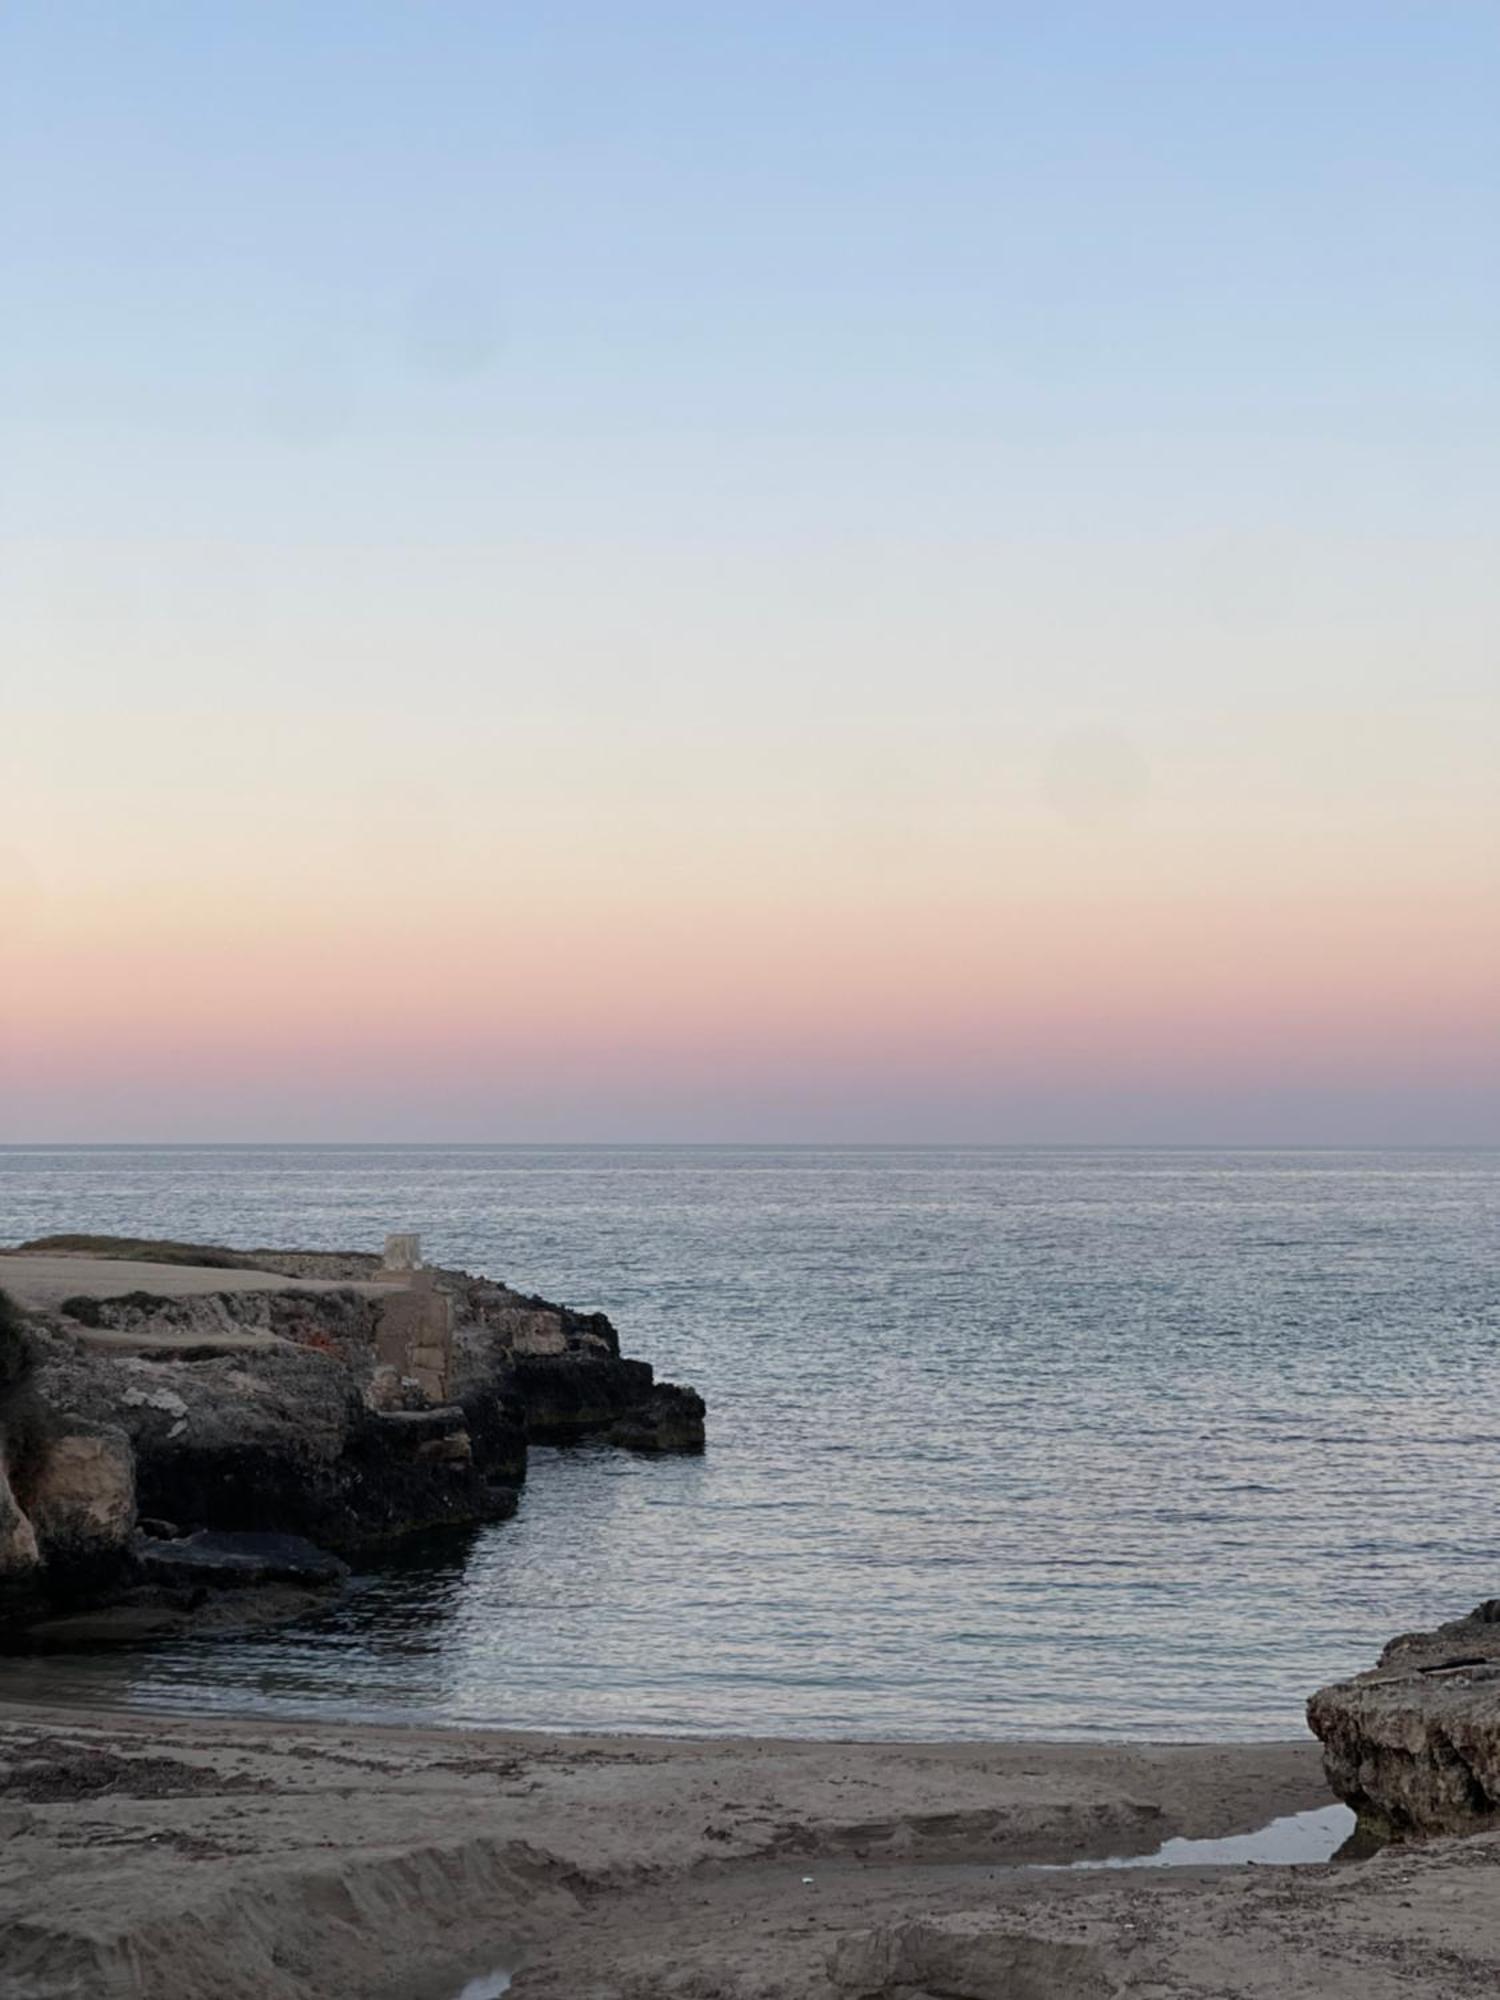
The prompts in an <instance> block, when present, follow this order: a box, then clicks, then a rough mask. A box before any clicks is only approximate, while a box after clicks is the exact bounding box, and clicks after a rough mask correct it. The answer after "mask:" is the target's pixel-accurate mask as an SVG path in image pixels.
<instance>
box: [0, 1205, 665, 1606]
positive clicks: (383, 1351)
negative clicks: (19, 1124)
mask: <svg viewBox="0 0 1500 2000" xmlns="http://www.w3.org/2000/svg"><path fill="white" fill-rule="evenodd" d="M0 1285H3V1286H4V1287H5V1288H6V1291H7V1292H9V1293H10V1294H12V1295H13V1296H11V1297H10V1298H6V1297H5V1295H4V1293H0V1300H3V1310H0V1646H5V1645H12V1646H14V1645H17V1644H47V1643H53V1644H65V1643H71V1642H73V1641H75V1640H77V1639H78V1638H79V1637H80V1636H83V1637H95V1636H98V1637H103V1636H108V1633H109V1631H110V1630H112V1629H114V1628H115V1627H118V1629H119V1630H120V1631H122V1632H126V1633H128V1634H129V1635H130V1636H135V1635H136V1634H137V1633H139V1632H140V1631H143V1630H159V1629H176V1627H177V1626H178V1625H179V1624H180V1623H181V1622H182V1620H183V1619H184V1618H186V1617H191V1616H192V1615H194V1614H200V1613H202V1612H203V1611H204V1609H205V1608H207V1609H208V1610H209V1611H211V1612H213V1614H214V1617H215V1618H219V1620H220V1622H224V1620H223V1618H222V1617H220V1614H221V1612H222V1606H221V1605H220V1604H219V1594H220V1593H222V1592H223V1591H226V1590H233V1589H234V1588H235V1586H236V1585H237V1584H238V1583H239V1582H240V1581H242V1580H250V1581H254V1582H256V1583H262V1582H274V1583H275V1584H276V1585H277V1586H278V1588H279V1589H280V1590H281V1593H282V1596H283V1597H285V1595H286V1592H287V1590H291V1591H292V1593H293V1596H292V1598H291V1599H289V1600H287V1602H286V1604H285V1607H284V1608H287V1609H296V1608H299V1604H298V1601H297V1599H296V1595H295V1593H296V1592H297V1591H299V1590H301V1591H306V1590H317V1589H326V1588H327V1587H328V1586H329V1585H330V1583H332V1582H334V1581H336V1578H337V1575H338V1574H339V1573H340V1572H339V1566H338V1565H335V1566H334V1568H333V1569H332V1570H328V1569H326V1568H324V1569H322V1570H319V1569H318V1566H317V1561H316V1560H311V1561H307V1560H302V1559H300V1558H299V1561H298V1562H297V1563H293V1564H292V1566H291V1569H290V1571H288V1570H287V1568H286V1565H285V1564H283V1565H282V1568H281V1569H280V1570H278V1571H276V1573H275V1574H274V1575H273V1574H271V1573H270V1572H267V1571H266V1568H265V1561H264V1560H263V1555H264V1551H263V1550H262V1552H261V1557H256V1556H255V1552H254V1548H252V1547H251V1546H250V1545H249V1544H247V1545H246V1547H245V1549H244V1550H242V1553H243V1554H245V1556H246V1561H245V1563H236V1562H235V1561H229V1560H228V1557H229V1556H232V1555H233V1553H234V1551H233V1550H230V1549H227V1548H226V1546H225V1545H224V1543H223V1542H222V1539H221V1540H220V1541H219V1542H215V1543H212V1544H210V1545H208V1546H209V1547H210V1550H211V1552H215V1561H214V1562H213V1563H209V1562H207V1560H206V1558H205V1556H204V1554H203V1551H204V1547H205V1544H204V1543H203V1541H202V1537H203V1536H204V1535H205V1534H209V1535H212V1536H218V1537H220V1538H222V1537H223V1536H225V1535H229V1536H235V1535H238V1536H241V1537H247V1536H249V1537H258V1538H260V1540H261V1541H262V1542H263V1541H264V1539H265V1538H266V1537H267V1536H278V1537H300V1538H303V1543H304V1545H312V1547H311V1557H312V1558H314V1559H315V1558H316V1557H317V1553H318V1550H319V1549H322V1550H334V1551H338V1552H339V1553H341V1554H344V1555H348V1554H352V1553H356V1552H361V1551H368V1550H370V1549H371V1548H375V1547H379V1546H380V1545H382V1544H386V1543H389V1542H391V1541H393V1540H394V1539H396V1538H398V1537H401V1536H404V1535H408V1534H411V1533H414V1532H416V1531H419V1530H423V1529H431V1528H438V1527H448V1526H464V1525H469V1524H473V1523H477V1522H483V1521H488V1520H494V1519H497V1518H500V1517H503V1516H504V1515H506V1514H508V1513H511V1512H513V1511H514V1509H515V1505H516V1496H517V1488H518V1486H519V1484H520V1482H521V1481H522V1480H523V1479H524V1477H525V1472H526V1454H527V1446H528V1443H529V1442H532V1441H546V1442H556V1441H566V1440H569V1439H573V1438H580V1437H585V1436H599V1437H602V1438H604V1439H606V1440H608V1441H611V1442H614V1443H618V1444H620V1445H623V1446H628V1447H631V1448H634V1449H637V1450H645V1451H692V1450H698V1449H701V1447H702V1444H703V1415H704V1412H703V1403H702V1400H701V1398H700V1397H699V1396H698V1395H697V1394H696V1393H695V1392H694V1391H693V1390H691V1389H684V1388H679V1387H677V1386H676V1385H674V1384H670V1383H658V1382H656V1381H655V1379H654V1377H653V1374H652V1371H651V1368H650V1367H649V1365H648V1364H647V1363H645V1362H642V1361H634V1360H630V1359H628V1358H626V1357H623V1356H622V1355H621V1354H620V1351H619V1340H618V1337H617V1335H616V1333H615V1330H614V1328H613V1326H611V1324H610V1322H609V1321H608V1320H607V1319H606V1318H604V1316H603V1315H602V1314H581V1313H575V1312H573V1311H570V1310H569V1309H568V1308H567V1307H564V1306H559V1305H554V1304H552V1303H550V1302H549V1301H547V1300H544V1299H539V1298H533V1297H527V1296H525V1295H523V1294H521V1293H518V1292H515V1291H513V1290H511V1289H510V1288H509V1287H508V1286H505V1285H502V1284H498V1283H496V1282H494V1281H493V1280H490V1279H487V1278H481V1277H475V1276H474V1275H472V1274H471V1273H468V1272H464V1271H448V1270H420V1271H414V1272H401V1273H388V1272H385V1271H384V1270H383V1268H382V1266H381V1261H380V1259H379V1258H377V1257H374V1256H366V1255H361V1254H357V1253H350V1254H347V1255H346V1254H333V1253H323V1252H278V1251H229V1250H226V1249H224V1248H223V1247H222V1246H218V1245H214V1246H195V1245H182V1244H168V1243H157V1242H152V1243H145V1242H137V1241H135V1240H132V1239H119V1240H117V1239H108V1238H83V1239H80V1238H61V1239H58V1238H53V1239H44V1240H43V1241H42V1242H39V1243H35V1244H25V1245H22V1246H21V1247H20V1248H19V1249H18V1250H16V1251H12V1252H5V1253H0ZM189 1537H192V1538H193V1547H194V1548H196V1550H197V1554H196V1555H192V1554H189V1555H188V1556H187V1557H186V1560H185V1561H177V1560H176V1559H175V1558H170V1559H169V1556H168V1555H167V1554H164V1553H163V1552H164V1551H170V1550H171V1549H174V1548H175V1549H177V1550H178V1551H185V1550H187V1549H188V1546H189V1545H188V1542H187V1539H186V1538H189ZM221 1558H222V1560H221ZM235 1602H236V1604H237V1605H242V1598H236V1600H235ZM105 1604H108V1605H109V1606H111V1607H112V1608H113V1611H114V1613H115V1614H117V1615H116V1616H115V1618H114V1625H113V1626H112V1625H111V1624H110V1621H109V1620H108V1619H106V1620H105V1621H104V1622H103V1623H102V1624H101V1622H100V1616H99V1614H100V1608H101V1606H102V1605H105ZM80 1619H82V1620H83V1621H84V1622H83V1624H82V1625H80V1624H79V1622H78V1621H79V1620H80ZM199 1622H200V1623H201V1622H204V1621H203V1620H202V1618H201V1617H200V1619H199ZM207 1622H210V1623H212V1622H214V1618H210V1619H209V1620H208V1621H207ZM228 1622H231V1623H232V1622H233V1618H232V1617H231V1618H230V1619H229V1620H228Z"/></svg>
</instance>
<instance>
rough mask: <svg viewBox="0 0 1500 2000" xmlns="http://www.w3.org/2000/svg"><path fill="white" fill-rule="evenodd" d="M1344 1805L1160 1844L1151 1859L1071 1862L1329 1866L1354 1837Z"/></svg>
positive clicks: (1094, 1864)
mask: <svg viewBox="0 0 1500 2000" xmlns="http://www.w3.org/2000/svg"><path fill="white" fill-rule="evenodd" d="M1355 1826H1356V1820H1355V1817H1354V1814H1353V1813H1352V1812H1351V1811H1350V1810H1349V1808H1348V1806H1337V1805H1331V1806H1315V1807H1314V1808H1313V1809H1312V1811H1310V1812H1300V1813H1288V1814H1287V1815H1286V1816H1285V1818H1283V1819H1273V1820H1271V1821H1270V1822H1269V1823H1268V1824H1267V1825H1266V1826H1259V1827H1257V1828H1256V1829H1255V1831H1254V1832H1253V1833H1230V1834H1223V1835H1221V1836H1220V1837H1219V1838H1218V1839H1216V1840H1181V1839H1177V1840H1164V1841H1163V1842H1162V1844H1161V1846H1160V1847H1158V1848H1157V1850H1156V1852H1155V1853H1154V1854H1114V1855H1111V1856H1110V1857H1109V1858H1108V1859H1107V1860H1105V1861H1073V1862H1069V1863H1068V1864H1067V1866H1068V1867H1069V1868H1070V1869H1077V1868H1244V1867H1247V1866H1261V1867H1283V1868H1297V1867H1307V1866H1310V1865H1311V1864H1312V1863H1315V1862H1319V1861H1331V1860H1332V1859H1333V1857H1334V1855H1335V1854H1337V1853H1338V1851H1339V1849H1340V1848H1341V1847H1342V1846H1343V1845H1344V1842H1345V1841H1346V1840H1348V1839H1350V1838H1351V1837H1352V1835H1353V1833H1354V1830H1355Z"/></svg>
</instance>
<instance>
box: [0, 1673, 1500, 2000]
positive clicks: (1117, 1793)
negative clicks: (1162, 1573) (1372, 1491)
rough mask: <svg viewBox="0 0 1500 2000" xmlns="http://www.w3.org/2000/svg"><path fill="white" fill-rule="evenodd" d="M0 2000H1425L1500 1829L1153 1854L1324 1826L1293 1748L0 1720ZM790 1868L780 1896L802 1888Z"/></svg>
mask: <svg viewBox="0 0 1500 2000" xmlns="http://www.w3.org/2000/svg"><path fill="white" fill-rule="evenodd" d="M0 1761H3V1773H0V1836H3V1849H0V1991H3V1992H4V1993H5V1994H6V1996H7V2000H73V1996H75V1995H76V1996H83V1995H88V1996H89V2000H94V1996H111V1997H112V1996H125V1995H131V1996H148V2000H207V1996H209V1995H215V1996H220V2000H241V1996H243V2000H251V1996H255V2000H313V1996H317V2000H356V1996H357V1997H358V2000H452V1996H454V1995H456V1994H457V1993H458V1991H459V1990H460V1988H461V1987H462V1986H463V1985H464V1983H465V1982H466V1981H467V1980H469V1979H471V1978H474V1977H476V1976H478V1975H481V1974H485V1973H489V1972H492V1971H494V1970H496V1969H497V1968H500V1967H505V1968H507V1969H513V1970H514V1971H515V1973H516V1977H515V1984H514V1986H513V1988H512V1991H513V1992H514V1994H515V1995H516V2000H564V1996H566V2000H591V1996H598V1997H599V2000H605V1996H608V2000H648V1996H655V1995H673V1996H681V1997H682V2000H711V1996H712V2000H741V1996H743V2000H749V1996H761V1997H762V2000H772V1996H775V2000H833V1996H836V1995H849V1994H860V1993H863V1994H868V1995H871V1996H875V1995H893V1996H894V1995H901V1996H907V1995H913V1994H919V1993H923V1992H927V1993H941V1994H944V1995H947V1996H950V1997H951V2000H964V1997H965V1996H969V2000H991V1997H992V1996H993V2000H1002V1996H1004V2000H1047V1997H1048V1996H1050V1995H1053V1994H1055V1995H1057V1996H1058V2000H1087V1996H1090V1995H1093V1994H1099V1995H1108V1994H1113V1993H1132V1994H1139V1995H1141V1996H1143V2000H1145V1996H1151V1995H1154V1996H1158V2000H1166V1996H1173V1995H1182V1996H1184V2000H1187V1996H1190V1995H1191V1996H1195V2000H1199V1996H1206V1995H1209V1994H1212V1995H1214V1996H1216V2000H1217V1996H1222V1995H1234V1996H1238V1995H1244V1996H1247V2000H1248V1996H1251V1995H1255V1996H1266V2000H1270V1996H1272V1995H1274V1996H1277V2000H1287V1996H1292V1995H1302V1994H1305V1995H1308V1996H1312V1995H1319V1996H1323V1995H1343V1994H1346V1993H1347V1994H1348V1995H1349V1996H1351V2000H1353V1996H1355V1995H1356V1994H1357V1995H1358V1996H1360V2000H1387V1996H1392V2000H1393V1997H1394V1996H1397V1995H1416V1994H1421V1995H1430V1996H1433V2000H1440V1996H1449V1995H1456V1994H1469V1993H1474V1994H1478V1993H1480V1992H1485V1993H1489V1992H1493V1991H1494V1990H1495V1988H1496V1983H1497V1981H1500V1895H1497V1894H1496V1893H1495V1892H1496V1890H1500V1837H1497V1841H1491V1840H1489V1839H1480V1840H1473V1841H1466V1842H1457V1843H1442V1844H1440V1845H1437V1846H1434V1847H1432V1848H1430V1849H1427V1850H1424V1851H1423V1852H1422V1853H1420V1854H1407V1853H1405V1852H1404V1851H1401V1850H1389V1851H1387V1852H1386V1853H1385V1854H1383V1855H1381V1856H1379V1857H1377V1858H1376V1859H1373V1860H1370V1861H1367V1862H1362V1863H1356V1864H1352V1865H1348V1866H1333V1867H1328V1866H1312V1867H1298V1868H1289V1867H1263V1868H1244V1867H1236V1868H1227V1869H1226V1868H1219V1869H1214V1868H1201V1867H1200V1868H1188V1869H1163V1868H1154V1869H1148V1868H1144V1867H1142V1868H1129V1867H1127V1868H1124V1869H1109V1870H1088V1871H1079V1872H1075V1873H1070V1872H1068V1871H1067V1870H1066V1869H1061V1868H1057V1867H1053V1868H1051V1869H1037V1870H1035V1871H1032V1870H1031V1869H1029V1868H1028V1867H1027V1865H1026V1864H1033V1863H1052V1864H1058V1863H1067V1862H1073V1861H1076V1860H1080V1859H1085V1858H1093V1859H1102V1858H1104V1857H1108V1856H1130V1855H1137V1856H1141V1857H1143V1858H1144V1857H1146V1856H1148V1855H1150V1854H1152V1853H1154V1852H1155V1851H1156V1850H1157V1849H1158V1848H1159V1847H1160V1845H1161V1844H1162V1842H1164V1841H1166V1840H1169V1839H1171V1838H1173V1837H1177V1836H1189V1837H1197V1838H1206V1837H1213V1836H1220V1835H1228V1834H1236V1833H1243V1832H1247V1831H1249V1830H1251V1829H1253V1828H1255V1827H1258V1826H1262V1825H1264V1824H1265V1823H1266V1822H1267V1821H1269V1820H1272V1819H1275V1818H1278V1817H1281V1816H1283V1815H1287V1814H1292V1813H1299V1812H1303V1811H1307V1810H1309V1809H1312V1808H1315V1807H1321V1806H1326V1805H1327V1804H1328V1802H1329V1800H1328V1793H1327V1790H1326V1787H1325V1786H1324V1783H1323V1780H1322V1777H1321V1773H1320V1769H1319V1764H1318V1757H1317V1752H1316V1748H1315V1746H1314V1745H1313V1744H1312V1743H1311V1742H1310V1741H1308V1742H1299V1743H1286V1744H1260V1745H1254V1744H1251V1745H1233V1746H1191V1745H1188V1746H1182V1745H1173V1746H1163V1747H1151V1746H1115V1745H1103V1744H1101V1745H1097V1746H1096V1745H1086V1744H1085V1745H1079V1744H1059V1745H1043V1744H993V1745H983V1744H948V1745H944V1744H896V1743H871V1744H861V1743H807V1742H796V1743H791V1742H779V1741H776V1740H774V1739H769V1738H767V1739H701V1740H693V1739H668V1738H653V1737H577V1736H573V1737H569V1736H548V1735H531V1734H525V1735H522V1734H515V1733H509V1732H488V1731H459V1730H451V1731H450V1730H435V1729H406V1728H382V1727H378V1726H373V1725H361V1726H352V1725H351V1726H338V1725H325V1724H287V1723H285V1722H253V1721H246V1722H238V1721H225V1720H222V1719H214V1720H210V1719H203V1718H196V1719H192V1718H182V1719H175V1718H171V1717H165V1716H162V1715H159V1714H151V1715H145V1714H139V1713H125V1714H106V1713H97V1712H91V1711H85V1710H80V1709H73V1708H61V1707H59V1708H52V1709H48V1708H45V1707H30V1706H24V1707H23V1706H17V1705H11V1706H6V1707H3V1708H0ZM809 1877H810V1878H811V1880H808V1879H807V1878H809Z"/></svg>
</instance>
